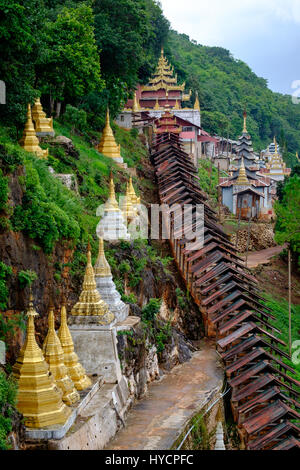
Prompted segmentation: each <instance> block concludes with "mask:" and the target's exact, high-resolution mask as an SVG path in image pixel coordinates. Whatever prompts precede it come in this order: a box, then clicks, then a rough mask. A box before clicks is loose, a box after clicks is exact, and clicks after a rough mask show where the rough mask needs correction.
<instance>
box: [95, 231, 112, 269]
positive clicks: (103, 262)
mask: <svg viewBox="0 0 300 470" xmlns="http://www.w3.org/2000/svg"><path fill="white" fill-rule="evenodd" d="M94 272H95V276H96V277H107V276H111V269H110V266H109V264H108V262H107V259H106V258H105V253H104V242H103V238H101V237H100V238H99V251H98V258H97V260H96V263H95V266H94Z"/></svg>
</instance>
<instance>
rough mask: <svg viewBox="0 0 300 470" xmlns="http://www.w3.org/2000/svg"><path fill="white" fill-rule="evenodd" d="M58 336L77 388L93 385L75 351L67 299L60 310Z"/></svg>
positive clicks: (69, 372) (81, 388)
mask: <svg viewBox="0 0 300 470" xmlns="http://www.w3.org/2000/svg"><path fill="white" fill-rule="evenodd" d="M58 338H59V340H60V343H61V346H62V349H63V353H64V364H65V366H66V368H67V371H68V375H69V377H70V378H71V380H72V381H73V383H74V385H75V387H76V389H77V390H85V389H86V388H88V387H90V386H91V385H92V382H91V380H90V379H89V377H88V376H87V375H86V373H85V370H84V368H83V366H82V365H81V364H80V362H79V360H78V356H77V354H76V353H75V351H74V343H73V339H72V336H71V333H70V330H69V327H68V324H67V310H66V305H65V301H63V302H62V306H61V311H60V327H59V330H58Z"/></svg>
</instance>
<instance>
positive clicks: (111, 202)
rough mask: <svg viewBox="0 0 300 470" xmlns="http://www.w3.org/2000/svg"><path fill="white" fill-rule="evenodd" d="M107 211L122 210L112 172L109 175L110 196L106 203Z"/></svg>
mask: <svg viewBox="0 0 300 470" xmlns="http://www.w3.org/2000/svg"><path fill="white" fill-rule="evenodd" d="M104 208H105V211H107V212H120V208H119V204H118V203H117V199H116V193H115V185H114V180H113V176H112V172H111V173H110V177H109V196H108V199H107V201H106V202H105V204H104Z"/></svg>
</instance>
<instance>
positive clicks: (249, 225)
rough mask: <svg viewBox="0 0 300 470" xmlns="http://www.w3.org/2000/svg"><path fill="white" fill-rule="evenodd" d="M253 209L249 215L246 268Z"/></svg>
mask: <svg viewBox="0 0 300 470" xmlns="http://www.w3.org/2000/svg"><path fill="white" fill-rule="evenodd" d="M251 216H252V213H251V209H250V215H249V223H248V237H247V248H246V268H248V250H249V242H250V227H251Z"/></svg>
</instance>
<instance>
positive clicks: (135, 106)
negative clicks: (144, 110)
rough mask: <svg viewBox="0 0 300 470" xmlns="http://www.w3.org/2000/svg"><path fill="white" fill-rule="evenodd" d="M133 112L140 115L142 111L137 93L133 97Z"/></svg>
mask: <svg viewBox="0 0 300 470" xmlns="http://www.w3.org/2000/svg"><path fill="white" fill-rule="evenodd" d="M132 111H133V112H134V113H138V112H139V111H140V107H139V104H138V100H137V97H136V91H135V92H134V96H133V105H132Z"/></svg>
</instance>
